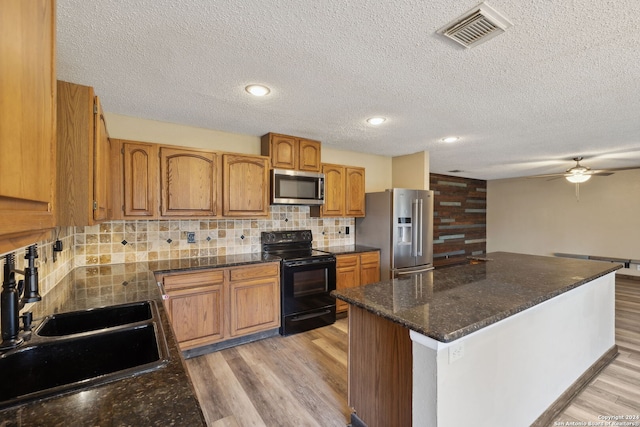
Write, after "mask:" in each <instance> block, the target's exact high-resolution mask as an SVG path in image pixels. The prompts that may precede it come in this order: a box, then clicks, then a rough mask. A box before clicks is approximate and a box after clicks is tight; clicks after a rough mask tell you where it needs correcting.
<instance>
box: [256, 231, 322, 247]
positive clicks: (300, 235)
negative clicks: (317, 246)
mask: <svg viewBox="0 0 640 427" xmlns="http://www.w3.org/2000/svg"><path fill="white" fill-rule="evenodd" d="M260 240H261V241H262V243H263V244H264V243H297V242H311V241H313V235H312V234H311V230H294V231H284V230H283V231H263V232H262V233H261V234H260Z"/></svg>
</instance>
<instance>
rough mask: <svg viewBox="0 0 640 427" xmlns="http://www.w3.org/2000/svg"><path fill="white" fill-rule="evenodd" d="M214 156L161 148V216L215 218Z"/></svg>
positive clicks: (206, 153)
mask: <svg viewBox="0 0 640 427" xmlns="http://www.w3.org/2000/svg"><path fill="white" fill-rule="evenodd" d="M216 161H217V157H216V154H215V153H210V152H206V151H196V150H183V149H175V148H167V147H161V148H160V174H161V187H162V192H161V196H160V198H161V206H162V207H161V214H162V216H184V217H190V216H215V215H216V193H217V192H216V182H215V181H216V180H217V170H218V168H217V164H216Z"/></svg>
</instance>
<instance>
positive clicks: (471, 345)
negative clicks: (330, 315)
mask: <svg viewBox="0 0 640 427" xmlns="http://www.w3.org/2000/svg"><path fill="white" fill-rule="evenodd" d="M614 285H615V279H614V274H613V273H610V274H607V275H606V276H603V277H599V278H597V279H595V280H593V281H591V282H589V283H586V284H584V285H582V286H579V287H577V288H575V289H573V290H571V291H569V292H566V293H564V294H561V295H559V296H557V297H555V298H552V299H550V300H547V301H545V302H543V303H541V304H538V305H536V306H533V307H531V308H529V309H527V310H525V311H522V312H520V313H517V314H515V315H513V316H511V317H508V318H506V319H504V320H501V321H500V322H497V323H494V324H492V325H490V326H487V327H485V328H482V329H480V330H478V331H476V332H473V333H471V334H469V335H467V336H464V337H462V338H460V339H457V340H455V341H452V342H450V343H442V342H439V341H436V340H433V339H431V338H429V337H426V336H424V335H421V334H418V333H417V332H414V331H411V334H410V335H411V339H412V341H413V372H414V378H413V425H414V426H436V425H437V426H438V427H459V426H475V427H482V426H486V427H493V426H504V425H512V426H528V425H531V424H532V423H533V422H534V421H535V420H536V419H537V418H538V417H539V416H540V415H542V413H543V412H544V411H545V410H546V409H547V408H548V407H549V406H550V405H551V404H552V403H553V402H554V401H555V400H556V399H557V398H558V397H559V396H560V395H561V394H562V393H563V392H564V391H565V390H566V389H568V388H569V387H570V386H571V385H572V384H573V383H574V382H575V381H576V380H577V379H578V378H579V377H580V376H581V375H582V374H583V373H584V372H585V371H586V370H587V369H588V368H589V367H590V366H591V365H592V364H593V363H595V362H596V361H597V360H598V359H600V358H601V357H602V356H603V355H604V354H605V353H606V352H607V351H609V350H610V349H611V348H612V347H613V346H614V344H615V326H614V321H615V314H614V310H615V286H614ZM452 348H453V349H457V350H458V351H459V354H462V356H461V357H460V358H458V359H457V360H453V361H451V360H450V356H449V353H450V349H452ZM434 371H435V374H434ZM434 379H435V381H434Z"/></svg>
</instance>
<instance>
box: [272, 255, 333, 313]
mask: <svg viewBox="0 0 640 427" xmlns="http://www.w3.org/2000/svg"><path fill="white" fill-rule="evenodd" d="M281 288H282V311H283V315H285V316H287V315H290V314H296V313H305V312H309V311H311V310H316V309H319V308H323V307H329V306H335V304H336V299H335V297H333V296H331V295H330V293H331V291H333V290H335V289H336V260H335V258H330V259H322V260H315V259H314V260H302V261H284V263H283V267H282V283H281Z"/></svg>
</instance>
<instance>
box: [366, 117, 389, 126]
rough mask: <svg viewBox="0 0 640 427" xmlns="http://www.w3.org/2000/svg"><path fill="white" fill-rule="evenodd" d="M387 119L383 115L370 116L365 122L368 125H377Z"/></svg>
mask: <svg viewBox="0 0 640 427" xmlns="http://www.w3.org/2000/svg"><path fill="white" fill-rule="evenodd" d="M386 121H387V119H386V118H384V117H371V118H368V119H367V123H369V124H370V125H374V126H378V125H381V124H383V123H384V122H386Z"/></svg>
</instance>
